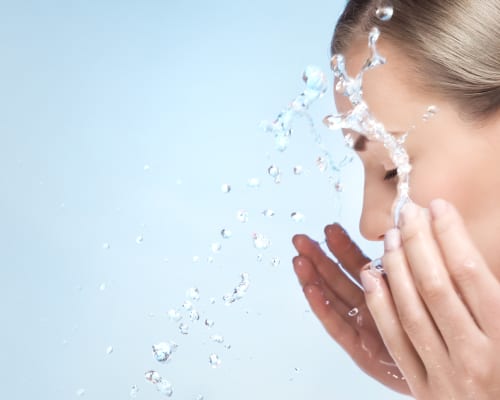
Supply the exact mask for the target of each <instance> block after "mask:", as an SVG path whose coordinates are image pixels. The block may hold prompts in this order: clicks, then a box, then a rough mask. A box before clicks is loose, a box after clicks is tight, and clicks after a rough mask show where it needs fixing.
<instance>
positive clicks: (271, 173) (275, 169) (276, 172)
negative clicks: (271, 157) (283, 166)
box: [267, 165, 280, 178]
mask: <svg viewBox="0 0 500 400" xmlns="http://www.w3.org/2000/svg"><path fill="white" fill-rule="evenodd" d="M267 173H268V174H269V176H271V177H272V178H276V177H277V176H279V174H280V169H279V168H278V167H277V166H276V165H271V166H270V167H269V168H268V169H267Z"/></svg>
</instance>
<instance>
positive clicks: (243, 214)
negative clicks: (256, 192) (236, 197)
mask: <svg viewBox="0 0 500 400" xmlns="http://www.w3.org/2000/svg"><path fill="white" fill-rule="evenodd" d="M236 218H237V219H238V221H240V222H241V223H246V222H248V212H247V211H245V210H239V211H238V212H237V213H236Z"/></svg>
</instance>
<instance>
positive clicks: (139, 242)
mask: <svg viewBox="0 0 500 400" xmlns="http://www.w3.org/2000/svg"><path fill="white" fill-rule="evenodd" d="M143 241H144V237H143V236H142V235H139V236H137V237H136V238H135V242H136V243H137V244H141V243H142V242H143Z"/></svg>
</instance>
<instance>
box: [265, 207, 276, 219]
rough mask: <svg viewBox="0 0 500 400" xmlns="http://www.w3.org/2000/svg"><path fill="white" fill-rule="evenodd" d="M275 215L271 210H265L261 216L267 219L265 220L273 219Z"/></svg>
mask: <svg viewBox="0 0 500 400" xmlns="http://www.w3.org/2000/svg"><path fill="white" fill-rule="evenodd" d="M275 214H276V213H275V212H274V211H273V210H271V209H267V210H264V211H262V215H263V216H264V217H267V218H271V217H274V216H275Z"/></svg>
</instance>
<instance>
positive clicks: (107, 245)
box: [102, 243, 111, 250]
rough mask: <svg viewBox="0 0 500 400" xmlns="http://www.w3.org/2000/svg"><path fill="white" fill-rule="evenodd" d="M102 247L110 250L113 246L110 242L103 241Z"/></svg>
mask: <svg viewBox="0 0 500 400" xmlns="http://www.w3.org/2000/svg"><path fill="white" fill-rule="evenodd" d="M102 248H103V250H109V249H110V248H111V245H110V244H109V243H103V244H102Z"/></svg>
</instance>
